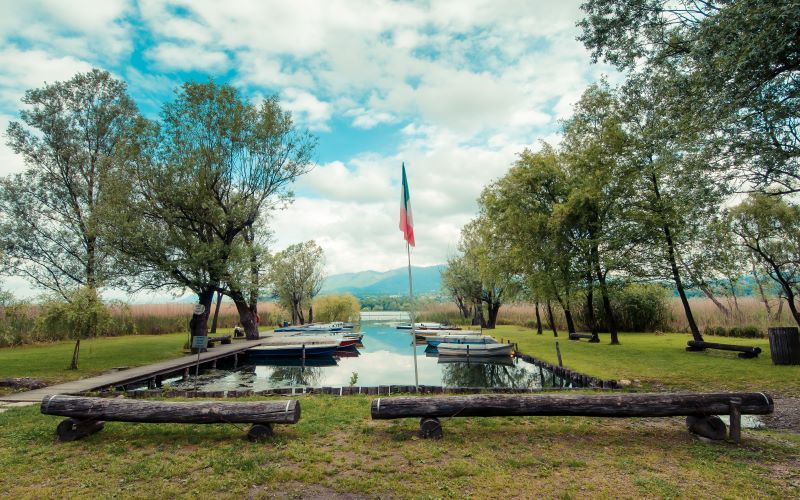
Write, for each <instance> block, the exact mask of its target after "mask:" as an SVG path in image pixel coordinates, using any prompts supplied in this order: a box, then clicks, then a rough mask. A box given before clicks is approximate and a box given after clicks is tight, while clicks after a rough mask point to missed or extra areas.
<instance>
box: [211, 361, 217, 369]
mask: <svg viewBox="0 0 800 500" xmlns="http://www.w3.org/2000/svg"><path fill="white" fill-rule="evenodd" d="M211 369H212V370H216V369H217V360H216V359H214V360H213V361H212V362H211Z"/></svg>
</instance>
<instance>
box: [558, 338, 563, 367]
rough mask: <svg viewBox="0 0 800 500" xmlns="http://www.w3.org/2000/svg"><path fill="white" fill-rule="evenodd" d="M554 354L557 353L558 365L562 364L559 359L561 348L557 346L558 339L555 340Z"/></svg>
mask: <svg viewBox="0 0 800 500" xmlns="http://www.w3.org/2000/svg"><path fill="white" fill-rule="evenodd" d="M556 354H557V355H558V366H564V363H563V362H562V361H561V348H560V347H559V346H558V340H556Z"/></svg>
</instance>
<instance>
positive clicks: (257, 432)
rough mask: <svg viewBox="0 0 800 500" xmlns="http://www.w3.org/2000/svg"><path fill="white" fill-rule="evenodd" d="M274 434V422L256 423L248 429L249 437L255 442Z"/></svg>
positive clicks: (249, 439)
mask: <svg viewBox="0 0 800 500" xmlns="http://www.w3.org/2000/svg"><path fill="white" fill-rule="evenodd" d="M272 434H273V432H272V424H255V425H253V426H252V427H250V430H249V431H247V439H248V441H250V442H253V443H255V442H258V441H262V440H264V439H267V438H270V437H272Z"/></svg>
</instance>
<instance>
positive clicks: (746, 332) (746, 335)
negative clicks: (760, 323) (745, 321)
mask: <svg viewBox="0 0 800 500" xmlns="http://www.w3.org/2000/svg"><path fill="white" fill-rule="evenodd" d="M705 333H706V335H715V336H717V337H734V338H743V339H761V338H765V335H764V332H763V331H762V329H761V328H759V327H757V326H754V325H745V326H734V327H733V328H725V327H724V326H708V327H706V331H705Z"/></svg>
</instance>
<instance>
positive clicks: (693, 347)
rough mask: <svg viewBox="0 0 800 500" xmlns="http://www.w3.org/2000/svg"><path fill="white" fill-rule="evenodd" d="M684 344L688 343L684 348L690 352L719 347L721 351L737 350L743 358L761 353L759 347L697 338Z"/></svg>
mask: <svg viewBox="0 0 800 500" xmlns="http://www.w3.org/2000/svg"><path fill="white" fill-rule="evenodd" d="M686 344H687V345H688V347H687V348H686V350H687V351H690V352H696V351H704V350H706V349H719V350H721V351H734V352H738V353H739V357H740V358H745V359H749V358H755V357H757V356H758V355H759V354H761V348H760V347H749V346H744V345H735V344H717V343H714V342H702V341H699V340H690V341H688V342H687V343H686Z"/></svg>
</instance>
